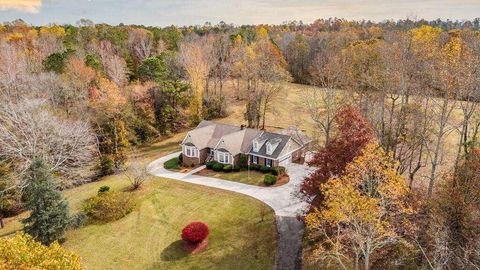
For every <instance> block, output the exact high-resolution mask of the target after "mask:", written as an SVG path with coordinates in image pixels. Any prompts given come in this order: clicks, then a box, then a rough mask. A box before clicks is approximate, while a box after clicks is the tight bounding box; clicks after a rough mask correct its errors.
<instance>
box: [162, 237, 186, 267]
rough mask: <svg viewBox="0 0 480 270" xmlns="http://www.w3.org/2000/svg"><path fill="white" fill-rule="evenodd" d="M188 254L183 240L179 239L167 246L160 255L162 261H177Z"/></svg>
mask: <svg viewBox="0 0 480 270" xmlns="http://www.w3.org/2000/svg"><path fill="white" fill-rule="evenodd" d="M187 255H188V252H186V251H185V250H184V249H183V240H177V241H175V242H172V243H171V244H170V245H169V246H168V247H166V248H165V249H164V250H163V251H162V254H161V255H160V256H161V258H162V261H167V262H168V261H177V260H180V259H182V258H184V257H186V256H187Z"/></svg>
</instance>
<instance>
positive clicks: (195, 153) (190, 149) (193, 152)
mask: <svg viewBox="0 0 480 270" xmlns="http://www.w3.org/2000/svg"><path fill="white" fill-rule="evenodd" d="M182 154H184V155H185V156H187V157H192V158H198V157H199V156H200V151H199V150H198V149H197V147H195V146H190V145H182Z"/></svg>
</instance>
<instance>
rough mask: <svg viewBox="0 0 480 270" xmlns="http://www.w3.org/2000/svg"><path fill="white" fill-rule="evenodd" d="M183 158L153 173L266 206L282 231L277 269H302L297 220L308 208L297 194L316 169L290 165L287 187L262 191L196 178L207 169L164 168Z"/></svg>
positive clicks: (156, 166) (159, 163) (158, 163)
mask: <svg viewBox="0 0 480 270" xmlns="http://www.w3.org/2000/svg"><path fill="white" fill-rule="evenodd" d="M179 154H180V152H177V153H173V154H170V155H167V156H164V157H161V158H159V159H157V160H155V161H153V162H152V163H150V165H149V166H148V170H149V172H150V173H151V174H152V175H155V176H159V177H164V178H171V179H175V180H179V181H183V182H188V183H193V184H198V185H204V186H209V187H215V188H219V189H224V190H229V191H233V192H237V193H242V194H245V195H248V196H251V197H253V198H256V199H258V200H260V201H262V202H264V203H266V204H267V205H269V206H270V207H271V208H272V209H273V210H274V212H275V215H276V222H277V231H278V243H277V256H276V266H277V267H276V268H277V269H279V270H291V269H292V270H293V269H300V268H299V267H300V265H299V264H300V263H301V248H302V238H303V223H302V222H301V221H298V220H297V219H296V216H297V215H298V214H300V213H302V212H303V211H305V210H306V208H307V207H308V204H307V203H306V202H304V201H302V200H301V199H300V198H299V197H297V196H296V194H298V190H299V188H300V184H301V182H302V180H303V179H304V178H305V176H306V175H308V174H309V173H310V172H311V171H312V168H308V167H306V166H303V165H299V164H290V165H288V166H287V171H288V175H289V177H290V181H289V182H288V183H287V184H285V185H282V186H278V187H258V186H252V185H247V184H242V183H237V182H233V181H227V180H222V179H217V178H212V177H205V176H200V175H195V174H194V173H195V172H197V171H199V170H202V169H203V168H204V167H200V168H197V169H195V170H193V171H191V172H189V173H180V172H172V171H169V170H167V169H165V168H164V167H163V163H165V162H166V161H168V160H170V159H172V158H174V157H178V155H179Z"/></svg>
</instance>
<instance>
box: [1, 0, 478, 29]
mask: <svg viewBox="0 0 480 270" xmlns="http://www.w3.org/2000/svg"><path fill="white" fill-rule="evenodd" d="M212 4H213V5H215V8H212V7H211V5H212ZM371 6H375V7H377V8H376V9H372V8H371ZM252 7H255V8H252ZM232 11H233V12H232ZM226 14H228V15H226ZM479 14H480V1H475V0H460V1H454V0H440V1H432V0H423V1H414V0H406V1H398V0H395V1H390V2H388V3H384V2H382V1H378V0H364V1H354V0H343V1H331V0H326V1H315V0H304V1H298V0H287V1H280V0H246V1H243V2H241V3H235V2H234V1H231V0H228V1H223V2H222V3H214V1H210V0H198V1H193V0H180V1H153V0H131V1H127V0H117V1H114V0H78V1H75V2H74V1H73V0H0V21H1V22H9V21H13V20H16V19H22V20H23V21H25V22H26V23H28V24H31V25H38V26H41V25H48V24H60V25H63V24H72V25H73V24H75V23H76V22H77V21H79V20H80V19H89V20H92V21H93V22H95V23H98V24H101V23H105V24H109V25H118V24H121V23H123V24H126V25H145V26H156V27H165V26H170V25H175V26H178V27H182V26H195V25H204V24H205V23H207V22H208V23H211V24H212V25H215V24H218V23H220V22H226V23H227V24H233V25H255V24H277V25H278V24H282V23H285V22H292V21H298V22H300V21H302V22H303V23H305V24H309V23H312V22H313V21H315V20H317V19H322V18H324V19H328V18H339V19H345V20H349V21H363V20H365V21H372V22H377V23H378V22H384V21H391V20H393V21H398V20H405V19H410V20H413V21H418V20H427V21H433V20H437V19H441V20H452V21H466V20H473V19H475V18H477V17H479V16H480V15H479Z"/></svg>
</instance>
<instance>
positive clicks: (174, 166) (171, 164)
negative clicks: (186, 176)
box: [163, 157, 180, 171]
mask: <svg viewBox="0 0 480 270" xmlns="http://www.w3.org/2000/svg"><path fill="white" fill-rule="evenodd" d="M163 167H164V168H165V169H167V170H172V171H178V170H180V159H179V158H178V157H174V158H172V159H170V160H167V161H166V162H165V163H164V164H163Z"/></svg>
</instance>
